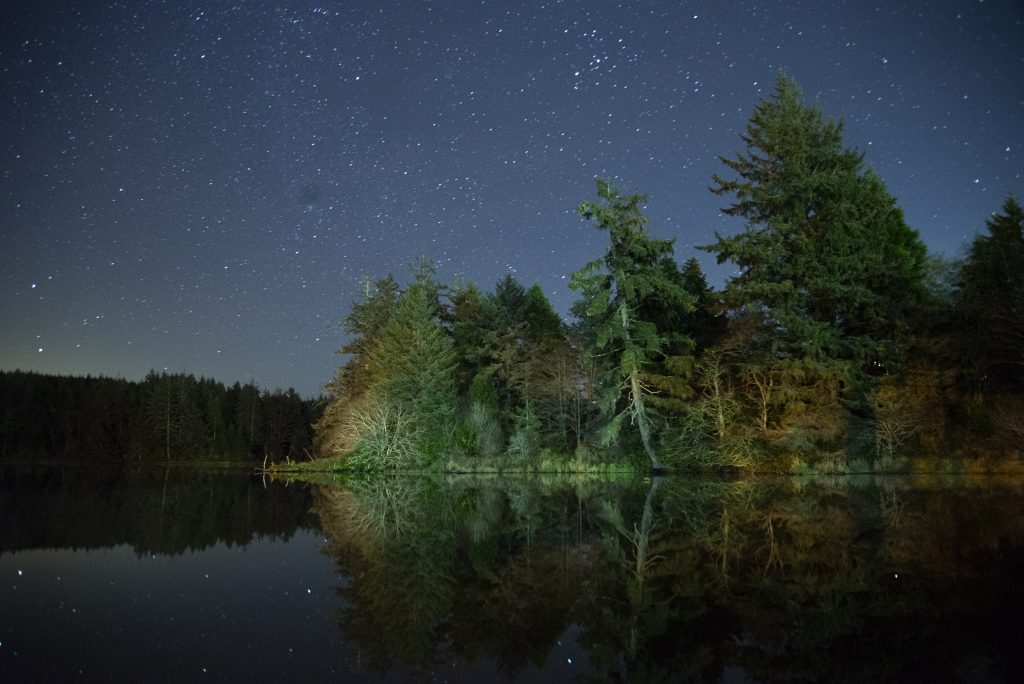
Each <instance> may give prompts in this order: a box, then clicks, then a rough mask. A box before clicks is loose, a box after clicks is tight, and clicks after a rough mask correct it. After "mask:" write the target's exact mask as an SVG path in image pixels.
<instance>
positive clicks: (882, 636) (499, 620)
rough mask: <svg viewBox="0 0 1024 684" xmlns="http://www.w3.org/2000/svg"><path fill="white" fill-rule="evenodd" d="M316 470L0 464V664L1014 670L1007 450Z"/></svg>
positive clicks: (618, 671)
mask: <svg viewBox="0 0 1024 684" xmlns="http://www.w3.org/2000/svg"><path fill="white" fill-rule="evenodd" d="M322 477H324V478H325V479H324V481H323V482H322V483H320V484H309V483H301V482H293V483H284V482H280V481H276V480H269V479H267V480H264V479H261V478H259V477H253V476H252V475H251V474H241V473H238V472H234V473H232V472H230V471H221V472H206V473H202V472H198V473H197V472H183V471H177V472H176V471H175V469H170V471H169V472H166V473H164V472H159V471H156V470H151V471H147V472H144V473H123V472H118V471H111V472H109V473H107V474H97V472H96V471H84V470H80V469H78V470H47V469H41V468H28V469H26V468H17V469H16V468H11V467H4V468H2V469H0V507H2V513H3V516H2V522H0V576H2V577H3V584H0V601H2V602H3V604H4V605H5V617H6V616H8V615H15V616H17V617H18V618H19V620H16V621H13V622H12V621H10V620H8V621H6V622H5V623H4V624H3V626H2V629H3V632H2V633H0V643H2V646H0V672H3V673H5V674H7V673H18V672H21V673H28V674H30V675H32V676H34V678H35V679H40V678H42V679H46V678H51V679H52V678H53V677H57V678H62V677H67V676H71V675H72V674H74V673H75V672H76V671H79V670H81V671H83V672H86V673H91V676H92V677H93V678H107V677H110V676H113V674H112V673H119V674H121V675H123V676H127V675H128V674H132V675H134V676H144V675H146V674H156V673H159V672H165V673H166V672H175V673H179V676H187V673H189V672H193V671H194V670H195V669H197V668H198V667H199V665H200V664H202V665H204V666H206V667H209V668H212V670H211V671H219V672H220V673H221V674H220V676H221V677H228V678H237V676H245V673H249V676H260V674H259V673H260V672H262V673H263V674H264V675H266V673H270V672H281V673H284V672H287V673H288V675H287V676H288V677H291V678H301V677H303V676H306V677H312V678H314V679H322V678H338V677H341V678H344V679H345V680H346V681H380V679H381V677H384V678H386V679H397V680H401V681H406V680H421V679H430V678H442V679H448V680H452V681H478V680H480V679H488V680H492V681H493V680H498V681H506V680H512V679H523V678H525V679H537V678H556V679H561V680H575V681H594V682H598V681H609V682H612V681H631V682H632V681H666V682H667V681H723V680H725V681H738V682H745V681H849V682H863V681H906V680H913V681H1007V682H1008V681H1019V680H1020V679H1021V677H1022V676H1024V659H1022V656H1021V653H1020V649H1019V644H1018V643H1017V641H1018V636H1019V634H1021V633H1024V592H1022V589H1021V585H1020V581H1019V580H1020V577H1021V576H1022V573H1024V483H1022V482H1021V480H1020V479H1019V478H1011V477H993V476H975V477H969V478H959V479H954V478H949V477H940V476H935V475H928V476H919V477H908V476H877V475H876V476H847V477H812V478H794V477H781V478H769V477H763V478H754V479H749V478H748V479H712V478H706V477H705V478H688V477H680V476H667V477H653V478H652V477H638V476H629V477H626V476H622V477H618V478H613V479H609V478H599V477H588V476H582V475H539V476H504V477H501V476H493V475H443V474H434V475H430V474H420V475H399V474H383V473H375V474H372V475H369V476H366V475H352V474H348V475H346V476H344V477H341V478H340V479H338V480H337V481H327V480H328V477H327V476H326V475H324V476H322ZM124 548H129V549H131V550H132V556H131V558H134V560H130V558H123V559H122V560H116V559H117V558H122V557H121V556H120V555H119V554H120V553H121V552H120V551H119V549H124ZM70 549H74V550H75V552H74V555H72V556H68V555H66V554H67V550H70ZM211 583H215V584H211ZM211 591H215V592H216V593H214V594H211V593H210V592H211ZM80 592H86V593H80ZM8 607H9V610H11V611H13V612H8ZM72 609H75V610H76V611H77V612H74V613H72V612H71V610H72ZM168 616H169V617H168ZM143 618H145V622H143V623H139V621H140V620H143ZM268 619H272V620H273V622H274V624H275V627H274V628H273V636H272V637H271V636H270V634H264V633H263V632H262V631H261V628H259V627H258V625H260V624H262V623H263V622H264V621H265V620H268ZM136 623H139V624H136ZM125 624H131V625H135V627H133V629H134V630H136V633H135V634H134V636H133V643H134V646H132V647H131V648H130V649H129V651H123V650H119V649H117V648H115V646H114V644H115V643H116V642H117V640H118V639H122V638H123V637H120V636H117V634H118V633H119V631H120V630H121V629H123V628H124V625H125ZM52 625H58V627H57V629H58V630H59V631H60V634H61V642H62V648H61V649H57V651H56V652H54V649H52V648H50V644H51V642H52V639H53V638H54V633H53V632H52V629H53V627H52ZM147 625H148V626H147ZM268 637H269V638H268ZM94 642H96V643H94ZM314 644H315V646H314ZM311 649H313V650H311ZM131 651H134V652H136V654H137V656H141V659H140V658H139V657H135V658H134V659H133V660H125V659H126V658H127V656H126V655H125V654H126V653H127V652H131ZM218 668H219V670H218ZM5 680H8V681H18V678H17V677H16V678H15V679H14V680H10V679H8V678H7V677H5Z"/></svg>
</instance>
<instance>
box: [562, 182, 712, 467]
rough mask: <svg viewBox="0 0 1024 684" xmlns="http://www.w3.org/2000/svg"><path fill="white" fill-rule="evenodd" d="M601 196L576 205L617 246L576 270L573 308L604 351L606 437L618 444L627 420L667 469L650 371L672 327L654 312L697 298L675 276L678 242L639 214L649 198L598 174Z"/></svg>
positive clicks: (654, 462) (597, 349) (688, 305)
mask: <svg viewBox="0 0 1024 684" xmlns="http://www.w3.org/2000/svg"><path fill="white" fill-rule="evenodd" d="M597 195H598V200H599V201H597V202H592V201H588V202H584V203H582V204H581V205H580V206H579V208H578V209H577V211H578V213H579V214H580V215H581V216H583V217H584V218H586V219H588V220H593V221H594V222H595V223H596V226H597V228H598V229H600V230H607V231H608V234H609V238H610V242H611V244H610V246H609V248H608V251H607V252H606V253H605V256H604V257H603V258H601V259H597V260H595V261H593V262H591V263H589V264H587V265H586V266H584V267H583V268H582V269H580V270H579V271H577V272H575V273H573V274H572V285H571V287H572V288H573V289H574V290H576V291H577V292H579V293H580V294H581V295H582V300H581V301H580V302H578V303H577V305H576V306H575V307H574V311H575V312H576V314H577V316H578V317H580V318H581V319H583V320H584V327H585V328H587V329H589V330H590V331H592V333H593V345H594V349H593V350H592V351H591V353H592V354H595V355H602V356H603V357H604V361H605V364H604V365H605V368H606V369H607V371H606V374H605V376H604V378H603V383H602V385H603V386H602V388H601V390H600V391H601V396H600V397H599V404H600V406H601V409H602V413H603V414H604V415H605V419H606V421H607V422H606V426H605V429H604V434H603V441H604V442H605V443H608V444H610V443H611V442H613V441H614V440H615V439H616V438H617V437H618V435H619V433H620V431H621V429H622V427H623V425H624V423H625V421H626V419H628V420H629V423H630V424H631V425H635V426H636V428H637V430H638V431H639V433H640V439H641V442H642V443H643V447H644V452H645V453H646V454H647V456H648V458H650V460H651V466H652V468H654V469H661V468H662V465H661V461H660V460H659V459H658V456H657V454H656V453H655V450H654V444H653V436H654V434H653V433H654V429H655V424H654V420H653V411H652V408H651V407H650V406H649V404H650V403H651V399H652V397H653V396H654V392H655V389H654V387H653V386H652V385H651V382H650V376H651V374H652V371H654V370H655V368H656V366H657V364H659V363H660V362H661V361H662V360H663V357H664V353H665V348H666V346H667V344H668V342H669V339H670V331H667V330H659V329H658V327H657V325H656V324H655V323H654V322H653V321H652V320H650V318H651V317H652V316H651V313H650V312H651V311H661V312H665V311H673V310H675V309H679V310H682V311H689V310H692V307H693V298H692V297H691V296H690V295H689V293H687V292H686V290H685V289H684V288H683V287H682V284H681V282H680V280H679V279H678V278H674V277H671V276H670V275H669V274H672V273H676V274H678V269H676V268H675V263H674V261H673V259H672V241H671V240H662V239H657V238H652V237H650V235H648V231H647V228H648V224H649V221H648V219H647V218H646V217H645V216H644V215H643V214H642V213H641V212H640V205H642V204H643V203H645V202H646V197H644V196H642V195H628V196H626V195H622V194H620V193H619V191H618V190H616V189H614V188H612V186H611V185H610V184H609V183H608V182H607V181H605V180H600V179H599V180H598V181H597ZM645 312H647V313H646V314H645Z"/></svg>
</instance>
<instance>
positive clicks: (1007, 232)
mask: <svg viewBox="0 0 1024 684" xmlns="http://www.w3.org/2000/svg"><path fill="white" fill-rule="evenodd" d="M985 228H986V231H987V232H986V233H985V234H981V235H978V236H976V237H975V238H974V240H973V241H972V242H971V246H970V250H969V251H968V255H967V259H966V260H965V261H964V263H963V266H962V268H961V270H960V273H959V288H958V292H957V311H958V314H959V318H960V322H961V326H962V327H961V329H962V330H963V331H965V334H964V335H963V336H962V341H961V343H960V345H959V348H960V356H961V359H962V362H963V363H964V365H965V366H966V368H968V369H970V370H971V371H973V373H974V376H975V378H976V381H977V382H979V383H981V384H988V385H991V386H993V387H998V388H1005V389H1010V390H1012V391H1016V392H1020V391H1024V209H1022V208H1021V206H1020V204H1019V203H1018V202H1017V200H1015V199H1013V198H1012V197H1011V198H1008V199H1007V200H1006V202H1005V203H1004V204H1003V208H1002V213H998V214H993V215H992V217H991V218H989V219H988V220H987V221H986V222H985Z"/></svg>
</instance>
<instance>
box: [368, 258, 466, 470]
mask: <svg viewBox="0 0 1024 684" xmlns="http://www.w3.org/2000/svg"><path fill="white" fill-rule="evenodd" d="M438 291H439V286H438V285H437V284H436V283H435V281H434V280H433V274H432V272H431V271H430V270H428V269H425V268H423V267H421V269H420V270H419V271H418V272H417V274H416V282H415V283H413V284H412V285H411V286H410V287H409V288H408V289H407V290H406V291H405V292H404V293H403V294H402V296H401V297H400V298H399V300H398V303H397V305H396V307H395V311H394V313H393V314H392V316H391V317H390V318H389V319H388V322H387V323H386V324H385V325H384V327H383V328H382V329H381V331H380V336H379V337H380V339H379V341H378V343H377V345H376V346H375V347H374V348H373V349H372V350H371V352H370V355H369V356H370V359H371V361H372V363H373V364H375V365H376V367H377V368H379V369H380V373H381V375H380V377H379V378H377V379H376V380H375V382H374V383H373V385H371V387H370V392H371V393H373V394H374V395H375V396H377V397H378V398H380V399H381V400H383V401H386V402H388V403H389V404H391V405H392V406H395V407H398V408H400V409H402V410H403V411H405V412H407V414H408V415H409V416H410V418H411V421H412V424H413V425H414V426H415V429H416V431H417V433H418V436H417V438H416V440H417V442H418V444H417V446H419V447H420V448H421V449H422V450H425V451H427V452H428V453H426V454H424V455H425V456H433V455H436V453H437V451H438V450H439V449H440V448H441V447H443V446H444V440H445V439H446V438H447V433H448V431H449V430H450V429H451V428H452V424H453V419H454V416H455V400H456V392H455V368H456V356H455V350H454V344H453V342H452V339H451V337H450V336H449V334H448V332H447V331H446V330H445V329H444V328H443V327H442V326H441V322H440V318H439V312H440V306H439V303H438ZM430 452H433V453H430Z"/></svg>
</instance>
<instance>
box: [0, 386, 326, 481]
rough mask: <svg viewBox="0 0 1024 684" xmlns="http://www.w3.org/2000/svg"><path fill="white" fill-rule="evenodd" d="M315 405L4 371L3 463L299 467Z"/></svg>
mask: <svg viewBox="0 0 1024 684" xmlns="http://www.w3.org/2000/svg"><path fill="white" fill-rule="evenodd" d="M318 410H319V408H318V403H317V401H315V400H304V399H302V398H301V397H300V396H299V395H298V394H297V393H296V392H295V390H291V389H289V390H288V391H286V392H285V391H281V390H275V391H273V392H270V391H267V390H263V391H261V390H260V389H259V387H257V386H256V385H255V384H253V383H252V382H249V383H246V384H244V385H243V384H240V383H238V382H236V383H234V384H233V385H231V386H230V387H227V386H225V385H224V384H223V383H220V382H217V381H215V380H211V379H208V378H198V379H197V378H195V377H194V376H193V375H190V374H185V373H166V372H161V373H157V372H155V371H152V372H150V373H149V374H148V375H147V376H146V378H145V379H144V380H142V381H141V382H137V381H133V380H124V379H119V378H106V377H67V376H56V375H44V374H39V373H30V372H23V371H0V459H10V460H14V459H35V458H49V459H71V460H83V461H89V462H129V461H145V462H149V461H189V460H196V461H198V460H233V461H241V460H260V461H262V460H263V459H264V458H267V459H268V460H271V461H274V460H285V459H292V460H298V459H302V460H305V459H306V457H307V454H308V453H309V448H310V446H311V444H312V427H311V426H312V423H313V422H315V420H316V419H317V417H318Z"/></svg>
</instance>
